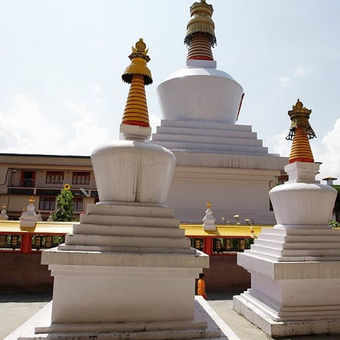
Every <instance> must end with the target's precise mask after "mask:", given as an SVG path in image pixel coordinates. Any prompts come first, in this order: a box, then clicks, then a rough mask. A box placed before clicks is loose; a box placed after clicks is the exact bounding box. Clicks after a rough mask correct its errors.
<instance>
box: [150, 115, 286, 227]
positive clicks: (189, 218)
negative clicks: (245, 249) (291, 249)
mask: <svg viewBox="0 0 340 340" xmlns="http://www.w3.org/2000/svg"><path fill="white" fill-rule="evenodd" d="M152 139H153V141H152V143H157V144H160V145H162V146H164V147H167V148H170V149H171V151H172V152H173V153H174V154H175V156H176V161H177V163H176V169H175V175H174V178H173V181H172V185H171V187H170V192H169V196H168V200H167V205H168V206H169V207H171V208H173V209H175V213H176V217H177V218H179V219H180V220H181V221H183V222H189V223H200V222H201V219H202V209H203V207H204V206H205V204H206V202H207V201H209V202H211V203H212V204H213V206H214V216H215V218H216V222H217V223H219V222H218V221H220V218H221V217H226V219H227V220H232V217H233V216H234V215H235V214H239V215H240V218H241V219H242V220H243V219H245V218H248V219H252V220H254V221H255V223H261V224H271V225H273V224H275V217H274V213H273V212H272V211H270V210H269V198H268V190H269V187H270V183H276V182H277V177H278V176H280V175H281V171H282V170H283V168H284V165H285V164H286V163H287V161H288V159H287V158H284V157H279V156H278V155H274V154H269V153H268V150H267V148H266V147H264V146H262V141H261V140H259V139H258V138H257V135H256V133H255V132H252V128H251V126H249V125H233V124H227V123H222V122H216V121H200V120H187V121H179V120H171V121H170V120H162V122H161V126H159V127H157V133H155V134H153V136H152Z"/></svg>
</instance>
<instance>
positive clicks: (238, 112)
mask: <svg viewBox="0 0 340 340" xmlns="http://www.w3.org/2000/svg"><path fill="white" fill-rule="evenodd" d="M244 96H245V93H243V94H242V97H241V100H240V106H239V107H238V111H237V116H236V121H238V117H239V115H240V111H241V107H242V103H243V98H244Z"/></svg>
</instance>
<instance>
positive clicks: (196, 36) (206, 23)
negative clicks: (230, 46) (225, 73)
mask: <svg viewBox="0 0 340 340" xmlns="http://www.w3.org/2000/svg"><path fill="white" fill-rule="evenodd" d="M213 12H214V9H213V6H212V5H209V4H207V3H206V2H205V0H201V1H200V2H194V3H193V4H192V6H191V7H190V15H191V17H192V18H191V19H190V21H189V22H188V25H187V33H186V36H185V38H184V43H185V44H186V45H187V46H188V48H189V51H188V57H187V58H188V59H201V60H213V55H212V52H211V47H213V46H214V45H216V36H215V24H214V21H213V20H212V18H211V17H212V14H213Z"/></svg>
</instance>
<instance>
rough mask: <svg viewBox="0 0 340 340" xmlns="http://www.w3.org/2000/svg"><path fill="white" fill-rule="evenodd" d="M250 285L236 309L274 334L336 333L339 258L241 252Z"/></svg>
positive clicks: (339, 322)
mask: <svg viewBox="0 0 340 340" xmlns="http://www.w3.org/2000/svg"><path fill="white" fill-rule="evenodd" d="M238 264H240V265H241V266H243V267H244V268H246V269H247V270H248V271H249V272H250V273H251V282H252V284H251V289H249V290H248V291H246V292H244V293H243V294H241V295H240V296H235V297H234V309H235V310H236V311H237V312H238V313H239V314H241V315H243V316H244V317H245V318H246V319H248V320H249V321H250V322H252V323H253V324H255V325H256V326H257V327H259V328H261V329H262V330H263V331H264V332H266V333H267V334H269V335H271V336H273V337H284V336H291V335H310V334H340V262H339V261H327V262H326V261H324V262H322V261H314V262H313V261H308V262H275V261H271V260H267V259H261V258H259V257H255V256H250V255H248V254H246V253H245V254H240V256H239V257H238Z"/></svg>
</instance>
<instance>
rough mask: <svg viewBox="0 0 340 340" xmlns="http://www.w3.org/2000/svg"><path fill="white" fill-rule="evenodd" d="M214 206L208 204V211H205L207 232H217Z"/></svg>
mask: <svg viewBox="0 0 340 340" xmlns="http://www.w3.org/2000/svg"><path fill="white" fill-rule="evenodd" d="M211 206H212V204H211V203H210V202H208V203H207V210H206V211H205V216H204V217H203V229H204V230H205V231H211V230H216V224H215V221H216V219H215V217H214V215H213V212H212V210H211Z"/></svg>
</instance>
